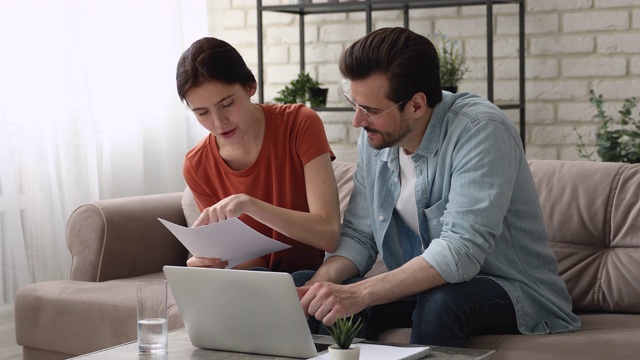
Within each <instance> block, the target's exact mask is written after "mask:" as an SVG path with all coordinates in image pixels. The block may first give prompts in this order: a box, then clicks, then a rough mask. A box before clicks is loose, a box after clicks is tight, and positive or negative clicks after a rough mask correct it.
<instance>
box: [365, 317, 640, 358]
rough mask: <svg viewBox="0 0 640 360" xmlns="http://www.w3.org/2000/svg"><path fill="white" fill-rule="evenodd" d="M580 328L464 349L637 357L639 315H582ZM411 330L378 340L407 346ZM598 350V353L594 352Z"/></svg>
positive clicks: (494, 338)
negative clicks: (578, 329)
mask: <svg viewBox="0 0 640 360" xmlns="http://www.w3.org/2000/svg"><path fill="white" fill-rule="evenodd" d="M580 320H582V329H581V330H580V331H578V332H573V333H567V334H547V335H485V336H474V337H471V338H469V339H467V342H466V343H465V347H469V348H475V349H489V350H498V352H497V353H496V354H495V355H494V357H493V360H506V359H518V360H528V359H552V358H557V356H558V354H565V355H566V357H567V358H571V359H582V360H591V359H593V360H600V359H603V357H602V354H607V356H606V359H609V360H610V359H620V360H626V359H633V358H636V357H637V355H638V353H637V348H633V347H630V346H629V344H633V343H637V342H638V339H639V338H640V315H629V314H581V315H580ZM410 335H411V329H409V328H402V329H392V330H388V331H386V332H384V333H382V334H380V336H379V337H378V341H385V342H391V343H408V342H409V337H410ZM594 349H597V351H594Z"/></svg>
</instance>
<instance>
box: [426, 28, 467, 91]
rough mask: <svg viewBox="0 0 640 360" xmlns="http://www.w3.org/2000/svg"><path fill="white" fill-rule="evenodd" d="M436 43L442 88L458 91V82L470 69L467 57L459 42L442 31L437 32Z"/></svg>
mask: <svg viewBox="0 0 640 360" xmlns="http://www.w3.org/2000/svg"><path fill="white" fill-rule="evenodd" d="M434 44H435V46H436V50H437V51H438V60H439V61H440V83H441V85H442V89H443V90H447V91H450V92H452V93H456V92H458V84H459V83H460V81H461V80H462V78H463V77H464V76H465V75H466V73H467V72H468V71H469V68H468V67H467V66H466V59H465V57H464V55H462V52H460V49H459V48H458V42H457V41H456V40H452V39H450V38H449V37H447V36H446V35H445V34H443V33H441V32H438V33H436V41H435V42H434Z"/></svg>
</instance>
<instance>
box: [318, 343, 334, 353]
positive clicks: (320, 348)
mask: <svg viewBox="0 0 640 360" xmlns="http://www.w3.org/2000/svg"><path fill="white" fill-rule="evenodd" d="M314 344H315V345H316V351H317V352H318V353H321V352H323V351H325V350H327V349H328V348H329V346H331V344H321V343H314Z"/></svg>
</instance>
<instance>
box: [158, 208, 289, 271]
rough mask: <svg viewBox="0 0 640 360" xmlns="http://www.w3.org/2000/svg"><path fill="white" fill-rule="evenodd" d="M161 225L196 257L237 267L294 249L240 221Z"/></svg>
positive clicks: (235, 219) (228, 220)
mask: <svg viewBox="0 0 640 360" xmlns="http://www.w3.org/2000/svg"><path fill="white" fill-rule="evenodd" d="M158 220H160V222H161V223H162V224H164V226H166V227H167V229H169V231H171V232H172V233H173V235H175V236H176V237H177V238H178V240H180V242H181V243H182V244H183V245H184V246H185V247H186V248H187V250H189V252H190V253H191V254H192V255H193V256H196V257H205V258H218V259H222V260H227V261H228V262H229V266H227V268H232V267H234V266H235V265H237V264H239V263H241V262H243V261H247V260H251V259H255V258H257V257H259V256H262V255H266V254H270V253H273V252H276V251H280V250H284V249H288V248H290V247H291V246H289V245H287V244H284V243H281V242H280V241H277V240H273V239H272V238H270V237H267V236H264V235H262V234H261V233H259V232H257V231H256V230H254V229H253V228H251V227H250V226H249V225H247V224H245V223H243V222H242V221H240V220H239V219H238V218H231V219H227V220H224V221H221V222H217V223H213V224H209V225H203V226H198V227H194V228H188V227H184V226H181V225H178V224H174V223H172V222H170V221H167V220H164V219H160V218H158Z"/></svg>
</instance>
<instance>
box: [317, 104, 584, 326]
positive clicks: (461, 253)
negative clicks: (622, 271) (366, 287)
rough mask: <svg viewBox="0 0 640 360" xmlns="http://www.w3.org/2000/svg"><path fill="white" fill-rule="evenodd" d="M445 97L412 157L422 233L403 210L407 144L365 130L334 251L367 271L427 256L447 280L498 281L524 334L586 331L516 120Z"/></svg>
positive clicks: (492, 108) (489, 107) (496, 110)
mask: <svg viewBox="0 0 640 360" xmlns="http://www.w3.org/2000/svg"><path fill="white" fill-rule="evenodd" d="M443 96H444V98H443V101H442V102H441V103H440V104H438V105H437V106H436V107H435V108H434V110H433V114H432V116H431V120H430V122H429V126H428V128H427V131H426V132H425V135H424V137H423V139H422V142H421V143H420V146H419V148H418V149H417V150H416V151H415V152H414V153H413V155H412V157H411V158H412V160H413V162H414V163H415V168H416V185H415V186H416V187H415V193H416V206H417V207H418V222H419V226H420V238H419V239H418V237H417V236H415V235H413V236H412V234H413V232H412V231H411V230H409V229H408V227H407V226H406V225H405V224H404V222H403V221H402V219H401V218H400V216H399V215H398V214H397V213H396V211H395V206H396V202H397V199H398V196H399V194H400V187H401V186H400V174H399V160H398V149H399V147H398V146H394V147H391V148H386V149H382V150H375V149H373V148H371V147H370V146H369V145H368V142H367V135H366V132H364V131H363V132H362V134H361V135H360V139H359V142H358V164H357V168H356V172H355V174H354V189H353V193H352V195H351V198H350V200H349V206H348V208H347V210H346V212H345V215H344V221H343V227H342V235H341V239H340V244H339V246H338V249H337V250H336V251H335V252H334V253H332V254H328V255H327V256H328V257H331V256H335V255H340V256H344V257H346V258H348V259H350V260H351V261H352V262H353V263H354V264H355V265H356V266H357V268H358V270H359V272H360V275H364V274H365V273H366V272H367V271H369V269H370V268H371V266H372V265H373V263H374V262H375V261H376V256H377V255H378V254H379V255H380V257H381V258H382V260H383V261H384V263H385V265H386V266H387V268H388V269H389V270H393V269H396V268H398V267H400V266H402V265H403V264H404V263H406V262H407V261H409V260H410V259H411V258H413V257H415V256H422V257H423V258H424V259H425V260H426V261H427V262H428V263H429V264H431V265H432V266H433V267H434V268H435V269H436V270H437V271H438V272H439V273H440V275H441V276H442V277H443V278H444V279H445V280H446V281H447V282H449V283H459V282H463V281H467V280H469V279H471V278H473V277H475V276H486V277H489V278H491V279H494V280H495V281H497V282H498V283H499V284H500V285H502V287H504V289H505V290H506V291H507V293H508V294H509V296H510V297H511V300H512V301H513V305H514V307H515V310H516V316H517V320H518V328H519V329H520V331H521V332H522V333H525V334H527V333H530V334H544V333H549V332H553V333H557V332H570V331H575V330H578V328H579V326H580V319H579V318H578V317H577V316H576V315H574V314H573V313H572V312H571V297H570V296H569V293H568V291H567V288H566V286H565V284H564V282H563V281H562V279H560V277H559V276H558V269H557V260H556V257H555V256H554V254H553V253H552V251H551V249H550V248H549V246H548V244H547V236H546V232H545V229H544V223H543V218H542V211H541V209H540V201H539V199H538V195H537V190H536V187H535V184H534V181H533V176H532V175H531V171H530V169H529V165H528V163H527V160H526V158H525V155H524V151H523V148H522V142H521V141H520V137H519V134H518V132H517V130H516V129H515V126H513V124H512V123H511V121H510V120H509V119H508V118H507V117H506V115H505V114H504V113H503V112H502V111H501V110H500V109H499V108H497V107H496V106H494V105H493V104H491V103H490V102H489V101H487V100H486V99H483V98H481V97H479V96H476V95H472V94H469V93H459V94H450V93H448V92H443ZM379 121H384V120H379ZM420 241H422V243H421V244H420ZM423 246H424V249H425V250H424V251H422V248H423Z"/></svg>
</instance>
